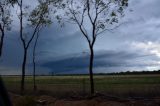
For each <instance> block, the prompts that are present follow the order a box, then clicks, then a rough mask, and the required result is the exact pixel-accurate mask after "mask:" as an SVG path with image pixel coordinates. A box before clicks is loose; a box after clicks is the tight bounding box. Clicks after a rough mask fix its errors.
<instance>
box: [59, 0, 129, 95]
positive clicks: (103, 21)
mask: <svg viewBox="0 0 160 106" xmlns="http://www.w3.org/2000/svg"><path fill="white" fill-rule="evenodd" d="M127 6H128V0H62V2H61V5H60V8H62V9H63V10H64V11H65V13H63V12H62V13H63V14H64V15H63V16H62V17H60V16H58V19H62V18H64V19H65V20H66V21H69V22H70V23H74V24H77V25H78V27H79V30H80V31H81V32H82V35H83V36H84V37H85V38H86V41H87V42H88V46H89V50H90V60H89V75H90V89H91V94H94V80H93V65H94V45H95V42H96V40H97V37H98V36H100V35H102V33H103V32H105V31H107V30H111V29H114V28H116V27H117V26H119V25H118V20H119V19H120V18H121V17H122V16H123V15H124V10H125V8H126V7H127Z"/></svg>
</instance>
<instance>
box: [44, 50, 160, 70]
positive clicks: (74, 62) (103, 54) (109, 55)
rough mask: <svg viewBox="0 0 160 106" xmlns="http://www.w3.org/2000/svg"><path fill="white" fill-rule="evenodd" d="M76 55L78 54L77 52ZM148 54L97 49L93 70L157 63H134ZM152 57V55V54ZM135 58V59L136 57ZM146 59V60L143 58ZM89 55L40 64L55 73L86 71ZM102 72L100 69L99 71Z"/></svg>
mask: <svg viewBox="0 0 160 106" xmlns="http://www.w3.org/2000/svg"><path fill="white" fill-rule="evenodd" d="M77 55H78V54H77ZM147 56H148V55H142V54H138V53H129V52H124V51H121V52H118V51H99V52H96V55H95V60H94V69H95V71H94V72H97V73H98V72H99V71H98V70H97V69H99V68H100V67H103V68H104V70H103V72H107V71H110V70H108V69H109V68H117V67H146V66H155V65H158V64H156V62H155V63H153V62H149V61H148V63H145V62H144V61H139V62H136V63H135V60H139V58H144V57H147ZM153 57H154V56H153ZM136 58H137V59H136ZM145 61H147V60H145ZM88 65H89V55H88V54H87V55H84V54H81V55H79V56H76V55H73V56H66V58H65V59H60V60H56V61H48V62H46V63H43V64H41V66H43V67H47V68H49V69H50V70H51V71H53V72H55V73H73V72H74V73H88V71H87V70H88V68H87V67H88ZM100 72H102V71H100Z"/></svg>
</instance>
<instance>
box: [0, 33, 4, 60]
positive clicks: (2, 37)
mask: <svg viewBox="0 0 160 106" xmlns="http://www.w3.org/2000/svg"><path fill="white" fill-rule="evenodd" d="M3 41H4V31H3V30H2V36H1V41H0V57H1V56H2V51H3Z"/></svg>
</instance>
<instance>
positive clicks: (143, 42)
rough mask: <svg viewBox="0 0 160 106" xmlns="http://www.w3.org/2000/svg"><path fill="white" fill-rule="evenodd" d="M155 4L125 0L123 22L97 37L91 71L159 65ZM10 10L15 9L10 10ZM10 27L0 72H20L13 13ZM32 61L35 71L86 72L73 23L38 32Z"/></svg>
mask: <svg viewBox="0 0 160 106" xmlns="http://www.w3.org/2000/svg"><path fill="white" fill-rule="evenodd" d="M26 2H27V1H26ZM35 4H36V3H35ZM33 5H34V3H33ZM159 5H160V0H129V7H128V11H127V12H126V15H125V17H124V18H123V19H122V20H121V23H123V24H122V25H121V26H120V27H118V28H117V29H115V30H114V31H112V32H105V33H103V34H102V35H101V36H100V37H99V38H98V39H97V42H96V44H95V48H94V49H95V61H94V62H95V63H94V72H95V73H103V72H104V73H107V72H117V71H127V70H156V69H159V68H160V6H159ZM131 10H132V11H131ZM14 11H16V9H15V10H13V13H14ZM12 27H13V28H12V31H10V32H8V33H7V36H6V37H5V44H4V52H3V56H2V58H1V59H0V74H21V63H22V57H23V55H22V50H23V49H22V44H21V41H20V38H19V34H18V30H19V29H18V27H19V24H18V20H17V17H16V16H14V20H13V24H12ZM31 51H32V50H30V51H29V55H28V56H29V58H28V60H27V73H32V61H31ZM36 62H37V73H39V74H48V73H50V72H51V71H53V72H55V73H88V62H89V49H88V44H87V42H86V40H85V38H84V37H83V36H82V33H81V32H80V31H79V29H78V27H77V26H76V25H74V24H69V23H66V24H65V26H64V27H63V28H61V27H60V25H59V24H58V23H56V22H53V24H52V25H51V26H50V27H48V28H45V29H44V30H43V31H42V33H41V35H40V39H39V42H38V47H37V52H36Z"/></svg>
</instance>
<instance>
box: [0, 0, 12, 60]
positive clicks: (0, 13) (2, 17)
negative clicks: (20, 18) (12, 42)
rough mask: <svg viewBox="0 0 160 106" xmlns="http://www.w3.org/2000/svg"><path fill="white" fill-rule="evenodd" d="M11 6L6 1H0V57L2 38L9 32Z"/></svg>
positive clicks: (0, 53)
mask: <svg viewBox="0 0 160 106" xmlns="http://www.w3.org/2000/svg"><path fill="white" fill-rule="evenodd" d="M10 7H11V4H10V2H9V1H8V0H1V1H0V57H1V55H2V51H3V42H4V36H5V34H6V31H7V30H10V28H11V27H10V24H11V22H12V20H11V11H10Z"/></svg>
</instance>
